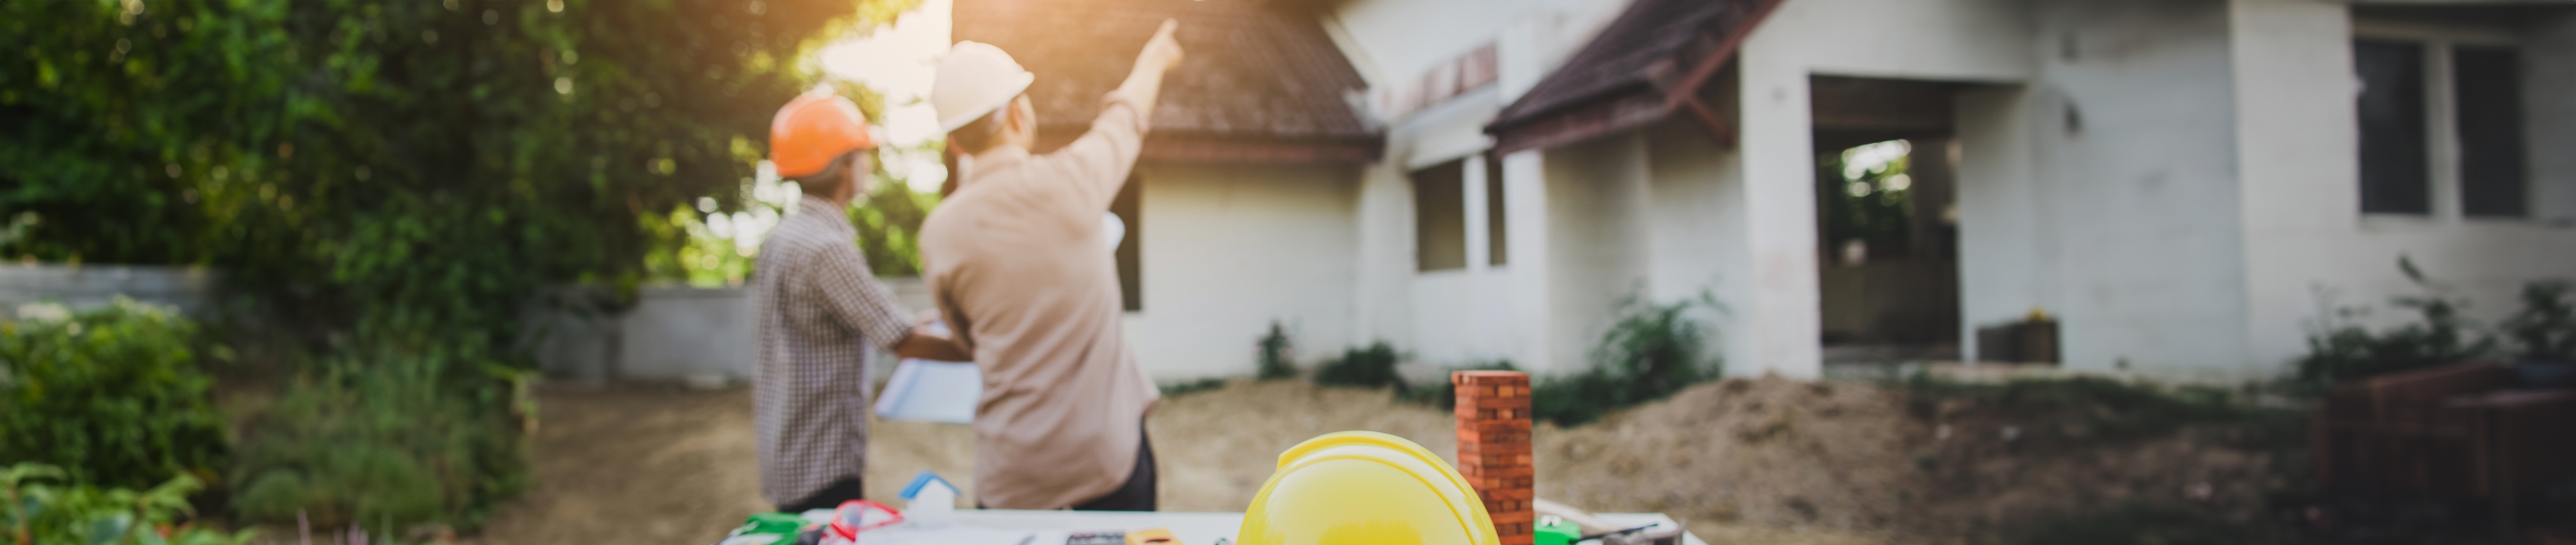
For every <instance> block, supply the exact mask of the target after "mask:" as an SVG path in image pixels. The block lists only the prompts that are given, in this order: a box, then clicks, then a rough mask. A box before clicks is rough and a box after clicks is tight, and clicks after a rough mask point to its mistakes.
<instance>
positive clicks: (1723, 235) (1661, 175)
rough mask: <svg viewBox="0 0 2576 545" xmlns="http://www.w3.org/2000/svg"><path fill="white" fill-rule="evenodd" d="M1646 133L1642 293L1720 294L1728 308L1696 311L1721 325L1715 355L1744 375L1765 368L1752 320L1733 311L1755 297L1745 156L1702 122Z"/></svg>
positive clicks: (1657, 297)
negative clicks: (1725, 146)
mask: <svg viewBox="0 0 2576 545" xmlns="http://www.w3.org/2000/svg"><path fill="white" fill-rule="evenodd" d="M1721 104H1722V102H1721ZM1643 135H1644V138H1645V145H1646V160H1647V171H1648V178H1647V187H1646V191H1647V193H1648V194H1649V198H1648V199H1647V200H1646V213H1645V214H1644V215H1643V217H1644V218H1645V220H1646V225H1645V230H1646V257H1647V275H1646V276H1647V279H1646V286H1645V293H1644V295H1645V297H1647V298H1648V299H1650V300H1652V301H1655V302H1671V301H1682V300H1690V299H1695V298H1698V297H1699V296H1700V295H1701V294H1702V293H1703V292H1706V293H1707V294H1708V295H1711V296H1714V297H1716V299H1717V300H1718V302H1719V303H1720V304H1722V305H1727V306H1728V307H1729V309H1728V310H1727V311H1724V312H1716V313H1698V314H1699V317H1701V318H1704V319H1707V320H1709V321H1710V325H1712V326H1715V327H1716V330H1717V331H1716V335H1715V337H1714V340H1715V341H1716V342H1715V349H1716V351H1717V353H1715V354H1710V355H1711V356H1715V357H1718V358H1720V359H1722V360H1724V361H1725V362H1726V363H1727V368H1728V369H1730V370H1733V371H1734V372H1736V373H1738V374H1748V373H1753V372H1755V371H1756V369H1758V368H1759V367H1760V366H1759V365H1758V364H1757V362H1758V360H1757V359H1756V356H1755V354H1754V352H1753V349H1754V347H1755V346H1756V343H1755V342H1754V340H1753V335H1752V333H1751V332H1752V331H1753V323H1752V322H1751V321H1749V320H1746V319H1745V315H1744V314H1743V313H1739V312H1734V311H1733V310H1732V309H1733V308H1734V307H1735V306H1738V305H1741V304H1743V302H1744V301H1750V300H1752V299H1753V297H1754V293H1753V288H1752V286H1753V284H1752V282H1750V278H1751V275H1750V273H1749V264H1750V263H1752V262H1753V260H1752V251H1753V250H1752V244H1751V240H1750V239H1749V237H1750V236H1751V235H1750V234H1749V233H1748V232H1747V227H1748V226H1747V224H1746V223H1745V218H1746V211H1745V208H1746V206H1745V204H1746V202H1745V200H1744V197H1745V194H1744V178H1743V175H1742V173H1743V170H1742V169H1743V167H1742V161H1741V160H1739V159H1738V155H1737V154H1736V153H1734V152H1733V151H1732V150H1725V149H1721V148H1719V147H1718V145H1717V142H1716V140H1714V139H1712V138H1711V137H1710V136H1709V133H1708V129H1707V128H1706V127H1703V126H1700V125H1699V124H1698V123H1696V122H1692V121H1688V120H1683V119H1671V120H1666V121H1664V122H1662V123H1657V124H1655V125H1653V126H1650V127H1648V128H1646V130H1644V131H1643Z"/></svg>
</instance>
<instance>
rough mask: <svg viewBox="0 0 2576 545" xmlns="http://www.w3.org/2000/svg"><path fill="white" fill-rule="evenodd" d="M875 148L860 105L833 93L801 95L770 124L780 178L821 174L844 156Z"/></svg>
mask: <svg viewBox="0 0 2576 545" xmlns="http://www.w3.org/2000/svg"><path fill="white" fill-rule="evenodd" d="M875 147H877V141H876V138H875V137H871V136H869V135H868V120H867V118H866V117H865V116H862V115H860V114H859V105H857V104H851V103H850V99H846V98H841V96H840V95H838V94H834V93H832V92H831V91H825V90H816V91H814V92H811V93H805V94H803V95H798V96H797V97H796V100H790V101H787V106H786V107H783V108H779V109H778V117H777V118H776V119H772V120H770V122H769V162H770V164H771V165H774V166H776V167H777V168H778V177H780V178H795V177H799V176H812V175H815V174H821V173H823V171H824V170H827V169H829V168H831V166H832V160H833V159H835V158H839V157H840V156H841V154H845V153H849V152H852V151H856V150H863V149H872V148H875Z"/></svg>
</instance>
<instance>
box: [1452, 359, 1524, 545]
mask: <svg viewBox="0 0 2576 545" xmlns="http://www.w3.org/2000/svg"><path fill="white" fill-rule="evenodd" d="M1449 383H1450V384H1453V385H1456V386H1457V387H1458V409H1457V414H1458V474H1459V475H1461V476H1464V477H1466V478H1467V484H1469V485H1472V486H1475V487H1476V496H1477V498H1478V499H1480V500H1483V501H1484V502H1485V512H1486V513H1487V514H1488V515H1491V516H1492V517H1493V519H1494V533H1495V534H1496V535H1498V536H1500V537H1501V538H1502V545H1530V543H1531V540H1532V539H1533V535H1532V533H1531V532H1532V531H1533V530H1534V529H1535V527H1534V526H1532V524H1533V523H1534V522H1536V518H1537V514H1536V513H1535V512H1533V511H1531V507H1530V499H1531V498H1534V497H1536V496H1535V495H1534V494H1533V490H1532V488H1531V483H1532V481H1533V479H1534V477H1535V476H1536V472H1535V471H1533V470H1532V469H1531V468H1530V415H1529V411H1530V397H1529V396H1530V389H1529V375H1528V374H1526V373H1517V372H1511V371H1459V372H1456V373H1452V374H1450V375H1449Z"/></svg>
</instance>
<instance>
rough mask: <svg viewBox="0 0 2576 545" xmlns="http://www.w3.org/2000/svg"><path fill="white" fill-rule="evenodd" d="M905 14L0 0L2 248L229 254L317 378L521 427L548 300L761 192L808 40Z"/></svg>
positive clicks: (879, 3)
mask: <svg viewBox="0 0 2576 545" xmlns="http://www.w3.org/2000/svg"><path fill="white" fill-rule="evenodd" d="M915 1H916V0H435V1H431V0H419V1H403V2H379V1H371V0H304V1H290V0H0V221H5V222H6V223H0V253H6V254H7V255H8V256H9V257H20V258H33V259H39V260H50V261H69V262H82V261H88V262H117V263H146V264H148V263H192V264H210V265H215V266H217V267H219V268H221V269H224V270H226V271H227V272H228V274H227V276H226V277H227V278H228V279H229V280H230V281H232V282H234V283H236V284H238V286H237V287H239V288H241V289H242V291H243V292H245V293H248V294H250V295H252V296H254V297H255V298H256V299H257V300H259V301H261V302H263V303H264V304H263V305H262V308H265V309H267V310H268V314H271V315H274V316H275V318H276V320H274V322H275V323H282V324H285V325H287V326H289V327H290V328H291V329H292V330H294V331H298V332H301V333H304V334H303V335H301V336H300V338H301V339H302V341H303V343H304V346H305V347H307V348H310V349H313V350H318V351H323V352H327V353H330V354H333V355H331V356H328V357H324V358H318V360H319V361H329V362H338V363H331V364H329V365H328V367H329V368H330V369H328V370H327V373H329V374H331V375H332V376H331V377H316V378H311V379H309V380H308V381H307V382H310V383H312V384H319V385H325V386H328V387H331V388H359V387H362V386H366V385H367V384H372V383H371V382H368V381H362V380H352V379H346V378H332V377H346V376H349V375H352V374H354V375H359V376H363V375H366V374H367V373H369V371H368V369H369V368H370V367H388V368H392V367H399V368H401V369H404V371H403V372H404V373H421V374H425V375H424V376H427V377H429V378H425V379H421V380H410V381H404V382H402V383H401V385H404V386H408V387H413V388H424V389H436V390H435V395H438V396H441V397H445V398H449V399H456V400H462V402H464V403H467V404H469V406H470V407H472V409H471V411H481V412H482V413H483V414H480V415H474V414H467V415H460V416H458V417H457V419H456V421H462V422H508V421H510V420H511V419H510V418H508V415H507V413H510V412H511V411H512V407H511V405H512V403H511V401H512V400H515V399H519V396H516V395H514V394H513V392H520V391H523V390H522V389H521V388H522V387H521V385H522V384H523V383H519V382H515V381H513V380H512V379H511V377H513V376H516V375H514V374H513V373H512V372H511V371H510V369H513V368H518V367H521V366H522V365H523V364H520V363H518V362H522V361H524V357H521V356H519V355H517V354H515V353H514V352H512V351H510V350H507V349H505V348H504V347H509V346H514V341H515V340H516V339H513V338H512V336H513V335H514V334H515V333H516V332H517V331H518V328H517V323H516V317H517V316H518V313H519V312H520V311H521V308H520V305H521V304H523V302H524V301H526V300H527V299H528V297H527V296H528V295H529V294H530V293H531V291H533V290H534V289H535V288H536V287H537V286H539V285H541V284H544V283H550V282H563V281H581V282H589V283H596V284H606V285H612V286H632V285H634V284H635V283H636V282H639V281H641V279H642V278H643V277H644V276H645V274H646V270H647V269H646V262H647V259H646V258H647V256H649V255H652V254H654V253H656V252H660V251H667V250H668V249H670V248H672V247H674V246H676V245H682V244H685V243H686V241H685V240H683V239H682V238H681V237H682V231H680V230H677V229H672V228H670V227H669V225H668V224H669V223H670V222H671V221H672V216H671V214H670V213H671V212H672V211H674V210H686V209H689V208H694V207H695V206H694V205H695V204H696V203H697V201H698V199H700V198H708V199H712V200H714V201H715V203H714V204H715V205H714V206H713V207H711V208H713V209H720V210H732V209H738V208H740V207H741V206H743V201H744V199H745V196H744V193H745V192H746V191H745V190H746V189H747V187H748V185H749V184H750V182H751V181H752V178H753V176H754V172H755V170H754V169H755V165H756V163H757V161H758V159H759V158H760V157H762V156H763V155H764V153H765V149H764V143H765V141H766V135H767V128H768V123H769V119H770V116H771V114H772V113H774V112H775V109H776V108H777V107H778V105H779V104H782V103H784V102H785V101H786V100H787V99H788V98H789V97H791V96H793V95H795V94H796V93H800V92H804V91H806V90H808V89H810V88H812V86H813V85H814V83H816V79H817V78H816V76H815V70H814V69H813V68H812V66H811V63H810V61H808V60H806V59H807V57H808V55H806V53H807V52H808V51H809V50H810V48H811V47H813V46H815V45H817V44H819V43H820V42H821V41H822V40H823V39H826V38H831V37H838V36H841V35H845V32H846V31H847V30H848V29H851V28H874V27H875V26H877V25H878V24H882V23H884V22H887V21H890V20H891V19H892V18H893V16H894V15H896V14H898V13H900V12H901V11H902V10H903V9H905V8H908V7H909V6H910V5H912V4H913V3H915ZM853 25H855V26H853ZM423 366H426V369H423ZM313 372H316V373H321V372H325V371H323V370H313ZM335 384H336V386H333V385H335ZM316 387H323V386H316ZM317 395H319V394H317ZM320 397H323V398H327V399H331V400H338V401H332V402H330V403H317V404H316V406H318V407H329V408H328V409H323V410H316V411H314V412H316V413H352V414H368V413H371V412H381V411H370V410H369V409H368V408H367V407H364V406H359V407H344V406H338V405H334V404H335V403H337V404H356V405H366V404H371V403H372V404H382V402H380V401H377V400H379V399H390V398H393V397H391V396H371V395H368V396H337V395H320ZM442 406H444V405H442ZM278 420H279V419H278V418H269V419H263V421H266V422H271V423H270V424H268V426H270V427H273V428H277V429H285V430H294V429H331V428H327V427H315V426H311V425H305V424H297V423H294V422H279V421H278ZM254 431H255V432H256V431H257V430H254ZM439 433H445V432H439ZM325 435H328V434H325ZM245 436H246V437H252V438H256V437H271V436H275V437H296V436H298V435H297V434H293V433H274V434H270V433H248V434H245ZM477 436H478V437H480V436H499V437H515V435H514V434H486V435H477ZM412 440H422V439H412ZM432 442H435V441H432ZM450 442H451V443H452V442H454V441H450ZM246 448H247V449H248V450H251V451H259V450H261V449H260V448H259V447H258V446H257V445H250V446H247V447H246ZM352 448H353V449H355V446H352ZM478 448H479V447H478ZM393 450H395V451H399V452H413V453H417V452H422V451H424V449H393ZM485 450H491V451H493V452H515V450H514V449H513V448H509V447H507V446H506V445H505V446H502V447H494V448H493V449H485ZM478 452H479V451H478ZM408 455H411V456H415V457H417V456H419V455H418V454H408ZM276 458H277V459H292V458H293V457H276ZM414 463H415V465H423V466H433V465H435V464H431V463H429V462H423V461H419V460H415V461H414ZM508 465H510V464H477V465H475V467H478V468H487V469H489V468H493V467H505V466H508ZM308 469H309V468H308ZM489 470H493V471H500V470H503V469H489ZM245 472H246V473H251V471H247V470H246V471H245ZM262 472H264V471H262ZM306 474H307V475H316V474H322V473H315V472H312V471H307V472H306ZM473 477H474V476H471V475H467V476H461V478H469V479H470V478H473ZM484 496H486V494H480V493H478V494H477V498H478V500H477V501H481V498H482V497H484ZM441 504H442V505H455V504H456V502H455V501H453V499H452V498H449V499H446V500H442V501H441ZM450 511H451V512H453V509H450Z"/></svg>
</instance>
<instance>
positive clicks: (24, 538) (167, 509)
mask: <svg viewBox="0 0 2576 545" xmlns="http://www.w3.org/2000/svg"><path fill="white" fill-rule="evenodd" d="M65 474H66V473H65V472H64V471H63V470H62V469H61V468H57V467H54V466H49V465H44V464H37V463H32V462H30V463H20V464H16V465H12V466H9V467H7V468H0V500H5V501H0V525H5V526H0V531H5V532H6V535H5V536H0V539H5V542H7V543H11V544H15V545H34V544H38V543H87V544H91V545H126V544H135V545H239V544H242V543H248V542H250V532H247V531H245V532H240V533H233V534H226V533H223V532H219V531H215V530H212V529H207V528H200V527H196V526H195V525H194V524H192V523H190V522H188V521H187V520H185V519H186V518H187V517H188V516H190V515H194V514H195V513H196V511H195V509H194V508H192V507H190V506H189V505H188V494H190V493H193V492H196V491H197V488H198V487H199V486H200V483H199V482H198V481H197V479H196V478H195V477H190V476H188V475H187V474H184V473H183V474H180V475H179V476H177V477H172V478H170V480H168V481H164V482H162V483H161V484H160V485H159V486H155V487H152V488H151V489H148V490H142V491H136V490H132V489H125V488H105V489H102V488H97V487H92V486H79V485H73V486H56V485H49V484H45V483H44V481H48V480H61V479H63V478H65Z"/></svg>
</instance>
